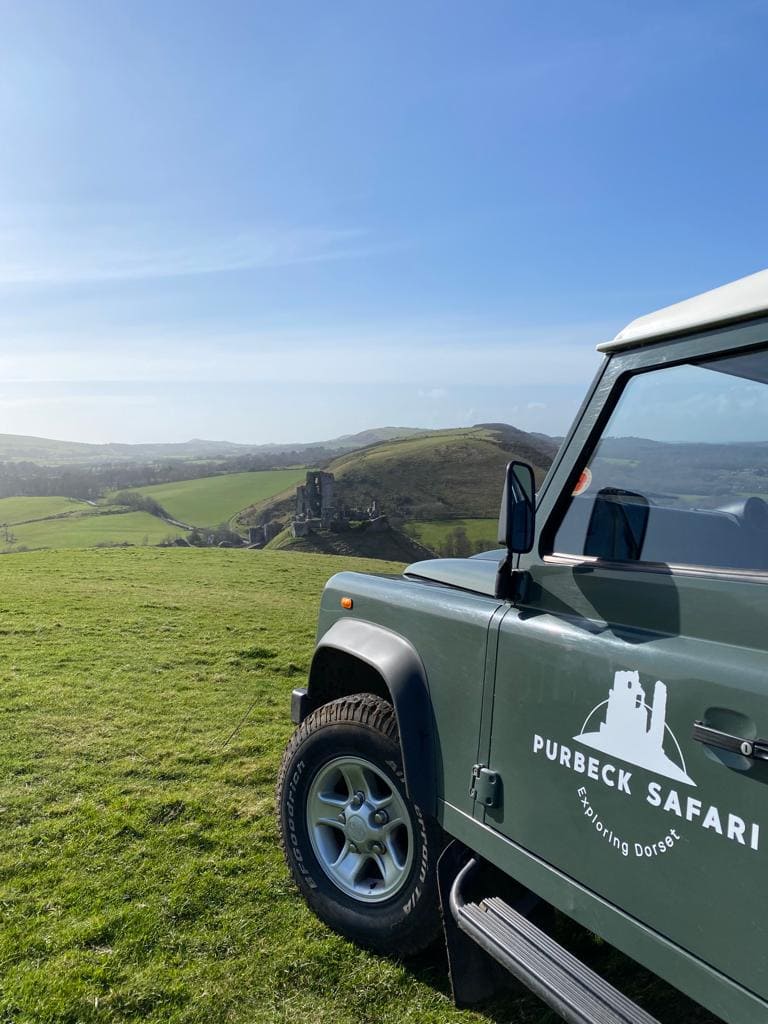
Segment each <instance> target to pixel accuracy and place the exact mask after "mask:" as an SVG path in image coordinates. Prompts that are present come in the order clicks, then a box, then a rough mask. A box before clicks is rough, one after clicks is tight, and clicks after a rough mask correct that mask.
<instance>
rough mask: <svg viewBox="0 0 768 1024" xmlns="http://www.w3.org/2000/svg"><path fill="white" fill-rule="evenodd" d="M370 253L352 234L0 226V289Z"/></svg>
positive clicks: (363, 239) (360, 235) (361, 237)
mask: <svg viewBox="0 0 768 1024" xmlns="http://www.w3.org/2000/svg"><path fill="white" fill-rule="evenodd" d="M390 247H391V246H390ZM375 251H376V252H377V251H380V247H377V246H374V245H373V244H372V243H371V241H370V239H369V238H368V237H367V235H366V233H365V232H364V231H361V230H357V229H338V228H324V227H313V228H295V227H289V228H279V227H257V226H253V227H249V228H247V229H245V230H244V229H242V228H237V229H233V230H231V231H228V230H226V229H224V230H223V229H221V228H217V229H212V230H211V231H209V232H199V233H197V234H190V232H189V231H188V230H187V229H185V228H184V227H183V226H178V225H174V224H170V225H169V224H157V223H148V222H145V223H140V222H138V223H135V224H127V223H125V221H124V219H122V220H121V221H119V222H117V223H114V224H98V225H93V224H92V225H90V226H85V227H83V226H82V225H78V227H77V229H76V230H73V231H67V230H65V229H63V228H62V227H59V226H57V227H50V226H47V225H35V224H34V222H33V224H32V225H18V224H16V225H9V224H5V225H1V224H0V287H1V286H6V287H7V286H14V285H16V286H18V285H48V286H50V285H73V284H79V283H89V282H104V281H131V280H148V279H153V278H171V277H188V276H193V275H201V274H221V273H229V272H235V271H243V270H258V269H265V268H268V267H285V266H291V265H295V264H303V263H313V262H320V261H328V260H346V259H360V258H362V257H364V256H366V255H370V254H371V253H373V252H375Z"/></svg>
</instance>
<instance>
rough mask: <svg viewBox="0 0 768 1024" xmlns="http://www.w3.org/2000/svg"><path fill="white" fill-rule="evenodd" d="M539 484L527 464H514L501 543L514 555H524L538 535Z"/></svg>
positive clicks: (503, 509) (503, 507) (504, 496)
mask: <svg viewBox="0 0 768 1024" xmlns="http://www.w3.org/2000/svg"><path fill="white" fill-rule="evenodd" d="M535 496H536V482H535V480H534V476H533V470H532V469H531V467H530V466H529V465H528V463H527V462H510V463H509V464H508V466H507V475H506V478H505V480H504V492H503V494H502V496H501V512H500V513H499V544H503V545H504V546H505V547H506V548H507V550H508V551H509V553H510V554H515V555H524V554H526V553H527V552H528V551H530V550H531V548H532V547H533V538H534V535H535V532H536V506H535Z"/></svg>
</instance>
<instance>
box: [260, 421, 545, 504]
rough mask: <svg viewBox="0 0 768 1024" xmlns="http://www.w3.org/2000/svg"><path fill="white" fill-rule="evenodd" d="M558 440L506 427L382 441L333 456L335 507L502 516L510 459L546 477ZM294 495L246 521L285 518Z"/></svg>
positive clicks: (486, 426)
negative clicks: (377, 506)
mask: <svg viewBox="0 0 768 1024" xmlns="http://www.w3.org/2000/svg"><path fill="white" fill-rule="evenodd" d="M556 451H557V442H556V441H554V440H552V439H551V438H546V437H543V436H534V435H532V434H528V433H526V432H525V431H523V430H518V429H517V428H516V427H512V426H510V425H509V424H505V423H493V424H481V425H478V426H475V427H464V428H458V429H454V430H436V431H432V432H421V433H419V434H418V435H415V436H411V437H407V438H403V439H395V440H388V441H382V442H380V443H378V444H374V445H370V446H369V447H367V448H363V449H360V450H358V451H352V452H349V453H346V454H344V455H340V456H338V457H337V458H335V459H333V460H332V461H331V462H330V463H329V464H328V465H327V467H326V468H327V469H328V470H329V471H330V472H332V473H333V474H334V476H335V477H336V482H337V503H340V504H343V505H346V506H350V507H354V508H365V507H367V506H368V505H369V504H370V503H371V501H372V500H373V499H374V498H375V499H376V500H377V501H378V502H379V504H380V506H381V508H382V510H383V511H384V512H385V513H387V514H388V515H390V516H400V517H403V518H404V519H406V520H436V519H456V518H468V519H476V518H487V517H495V516H496V515H498V509H499V501H500V498H501V490H502V484H503V481H504V469H505V466H506V464H507V462H509V461H510V459H512V458H517V459H522V460H524V461H526V462H530V463H531V465H532V466H533V467H534V471H535V474H536V481H537V483H541V481H542V480H543V478H544V476H545V474H546V472H547V470H548V468H549V466H550V464H551V462H552V459H553V458H554V455H555V453H556ZM293 508H294V497H293V493H290V494H284V495H279V496H278V497H277V498H276V499H273V500H272V501H269V502H265V503H262V504H260V505H256V506H254V507H252V508H251V509H249V510H247V511H246V513H244V514H243V516H242V517H241V521H242V522H243V523H249V522H250V523H253V522H264V521H266V520H267V519H270V518H282V519H284V520H286V521H287V519H288V518H289V517H290V515H291V513H292V511H293Z"/></svg>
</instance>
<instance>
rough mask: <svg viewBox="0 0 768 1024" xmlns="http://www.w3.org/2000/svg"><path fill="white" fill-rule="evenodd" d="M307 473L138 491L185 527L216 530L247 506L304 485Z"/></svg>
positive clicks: (265, 473)
mask: <svg viewBox="0 0 768 1024" xmlns="http://www.w3.org/2000/svg"><path fill="white" fill-rule="evenodd" d="M306 472H307V471H306V469H267V470H261V471H259V472H254V473H224V474H222V475H221V476H207V477H202V478H201V479H199V480H181V481H179V482H177V483H170V484H152V485H151V486H149V487H137V488H135V490H137V491H139V492H140V493H141V494H146V495H147V496H148V497H151V498H154V499H155V501H158V502H159V503H160V504H161V505H162V506H163V508H164V509H165V510H166V512H168V513H169V514H170V515H171V516H172V517H173V518H174V519H178V520H179V521H180V522H182V523H188V524H189V525H190V526H217V525H218V524H219V523H224V522H227V521H229V520H230V519H231V518H232V517H233V516H234V515H236V514H237V513H238V512H240V511H241V509H244V508H246V507H247V506H248V505H255V504H256V503H257V502H260V501H265V500H266V499H267V498H272V497H274V496H275V495H276V494H279V493H280V492H281V491H284V490H286V488H289V487H293V486H295V485H296V484H298V483H301V481H302V480H303V479H304V477H305V476H306Z"/></svg>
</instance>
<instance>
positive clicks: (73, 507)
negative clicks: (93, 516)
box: [0, 497, 90, 525]
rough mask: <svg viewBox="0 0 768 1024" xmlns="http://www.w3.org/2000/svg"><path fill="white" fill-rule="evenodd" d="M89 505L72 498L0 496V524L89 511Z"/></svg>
mask: <svg viewBox="0 0 768 1024" xmlns="http://www.w3.org/2000/svg"><path fill="white" fill-rule="evenodd" d="M89 507H90V506H89V505H88V504H87V503H86V502H84V501H75V500H74V499H72V498H58V497H57V498H0V524H4V523H8V524H9V525H12V524H14V523H26V522H28V521H29V520H30V519H45V518H46V517H48V516H60V515H69V514H70V513H78V512H87V511H88V509H89Z"/></svg>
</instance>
